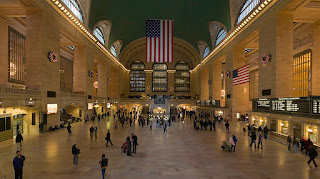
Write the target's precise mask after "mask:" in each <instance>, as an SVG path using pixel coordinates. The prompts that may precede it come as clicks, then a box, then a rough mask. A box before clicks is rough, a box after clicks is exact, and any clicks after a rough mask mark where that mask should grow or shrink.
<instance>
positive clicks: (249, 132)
mask: <svg viewBox="0 0 320 179" xmlns="http://www.w3.org/2000/svg"><path fill="white" fill-rule="evenodd" d="M250 134H251V125H250V124H249V125H248V136H250Z"/></svg>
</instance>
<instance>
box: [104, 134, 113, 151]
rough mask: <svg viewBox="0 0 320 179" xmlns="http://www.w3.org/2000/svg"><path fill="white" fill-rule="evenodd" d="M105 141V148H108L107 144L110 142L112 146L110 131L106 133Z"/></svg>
mask: <svg viewBox="0 0 320 179" xmlns="http://www.w3.org/2000/svg"><path fill="white" fill-rule="evenodd" d="M105 139H106V141H107V143H106V146H107V147H108V143H109V142H110V144H111V145H113V144H112V142H111V134H110V130H108V132H107V136H106V138H105Z"/></svg>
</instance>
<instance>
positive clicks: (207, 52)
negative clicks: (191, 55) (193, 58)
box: [202, 46, 210, 58]
mask: <svg viewBox="0 0 320 179" xmlns="http://www.w3.org/2000/svg"><path fill="white" fill-rule="evenodd" d="M209 53H210V48H209V47H208V46H207V47H206V48H205V49H204V51H203V55H202V58H206V56H208V55H209Z"/></svg>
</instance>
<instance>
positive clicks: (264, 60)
mask: <svg viewBox="0 0 320 179" xmlns="http://www.w3.org/2000/svg"><path fill="white" fill-rule="evenodd" d="M260 61H261V63H262V64H264V65H265V64H268V63H269V62H270V54H263V55H262V57H261V60H260Z"/></svg>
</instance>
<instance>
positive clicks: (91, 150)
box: [0, 119, 320, 179]
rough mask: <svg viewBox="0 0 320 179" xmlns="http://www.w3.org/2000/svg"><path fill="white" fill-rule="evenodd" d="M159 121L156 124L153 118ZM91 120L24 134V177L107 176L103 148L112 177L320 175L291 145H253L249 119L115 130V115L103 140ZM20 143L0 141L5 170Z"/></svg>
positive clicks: (102, 127)
mask: <svg viewBox="0 0 320 179" xmlns="http://www.w3.org/2000/svg"><path fill="white" fill-rule="evenodd" d="M154 124H155V123H154ZM92 125H93V123H92V122H90V123H88V124H85V123H76V124H73V125H72V131H73V133H72V135H71V136H69V135H68V134H67V130H66V129H64V130H59V131H55V132H51V133H45V134H41V135H24V138H25V141H24V142H23V151H22V154H23V155H25V157H26V161H25V167H24V178H27V179H38V178H39V179H42V178H43V179H51V178H55V179H64V178H67V179H82V178H102V177H101V172H100V167H99V164H98V161H99V159H100V156H101V154H102V153H106V155H107V157H108V158H109V159H110V161H109V166H108V169H107V174H106V176H107V178H120V179H122V178H139V179H140V178H254V179H256V178H320V172H319V170H320V169H313V168H311V167H309V166H308V165H307V163H306V161H307V160H308V158H307V157H306V156H304V155H302V154H293V153H291V152H288V150H287V149H286V148H287V147H286V146H284V145H282V144H279V143H276V142H273V141H264V148H263V150H260V149H256V150H255V149H254V148H252V149H251V148H249V147H248V145H249V139H248V136H247V135H246V133H243V132H242V127H243V126H244V123H242V122H233V123H231V133H230V134H227V133H226V132H225V128H224V124H218V125H217V131H216V132H210V131H195V130H194V129H193V123H192V121H189V120H186V121H185V122H174V123H173V125H172V126H171V127H169V128H168V133H166V134H164V133H163V130H162V129H160V128H155V126H154V128H153V130H152V131H149V130H148V127H145V128H141V127H139V126H138V124H136V125H135V126H134V127H132V128H130V127H128V125H125V127H124V128H122V127H121V126H119V127H118V130H115V129H114V122H113V119H110V120H102V121H101V122H100V123H98V122H97V121H96V122H95V123H94V125H97V126H98V131H99V132H98V139H97V140H92V141H91V140H90V137H89V127H91V126H92ZM109 128H110V129H111V138H112V142H113V143H114V146H112V147H111V146H109V147H108V148H107V147H106V146H105V140H104V137H105V134H106V131H107V129H109ZM131 133H135V134H136V135H137V136H138V142H139V146H138V153H137V154H136V155H133V156H132V157H128V156H126V155H125V154H123V153H121V152H120V147H121V145H122V143H123V142H124V141H125V138H126V137H127V136H129V135H131ZM232 134H235V135H236V136H237V138H238V144H237V149H236V152H232V153H230V152H222V151H221V148H220V146H221V141H222V140H226V139H228V136H229V135H232ZM74 142H77V146H78V147H79V148H80V149H81V154H80V156H79V165H77V166H75V165H73V164H72V154H71V147H72V145H73V143H74ZM15 150H16V145H15V143H14V142H13V140H10V141H6V142H2V143H0V156H1V160H0V171H1V173H2V174H4V175H5V176H6V177H7V178H8V179H11V178H14V175H13V174H14V171H13V167H12V160H13V158H14V156H15ZM318 163H319V164H320V161H318Z"/></svg>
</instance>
